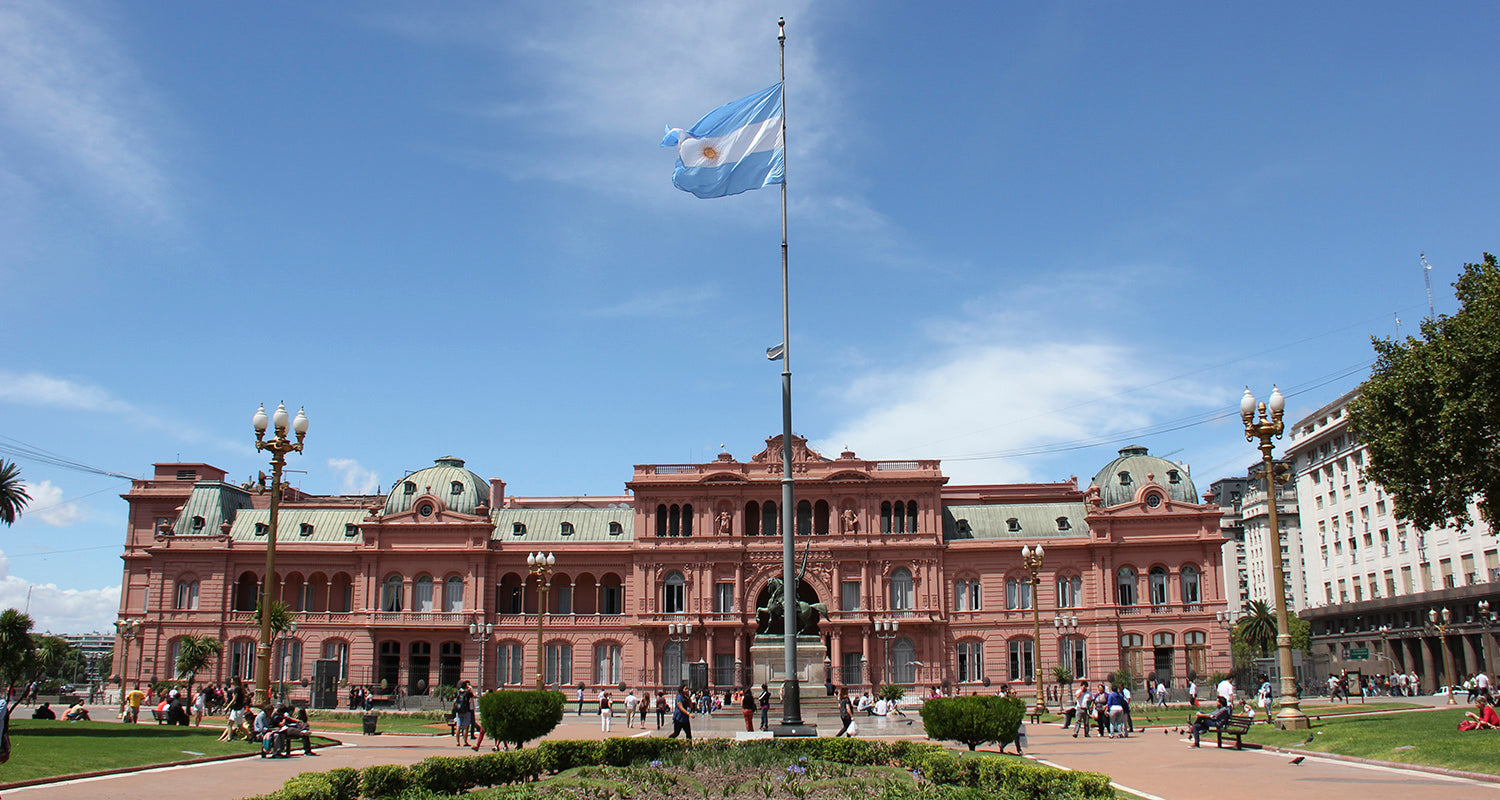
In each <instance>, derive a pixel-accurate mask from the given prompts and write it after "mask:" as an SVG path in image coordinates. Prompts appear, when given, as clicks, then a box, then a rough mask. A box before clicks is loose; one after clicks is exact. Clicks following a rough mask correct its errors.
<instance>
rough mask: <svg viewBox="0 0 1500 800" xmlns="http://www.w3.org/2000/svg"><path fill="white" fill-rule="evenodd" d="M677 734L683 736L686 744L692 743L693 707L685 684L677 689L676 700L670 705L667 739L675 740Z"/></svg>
mask: <svg viewBox="0 0 1500 800" xmlns="http://www.w3.org/2000/svg"><path fill="white" fill-rule="evenodd" d="M679 733H681V734H684V735H685V736H686V738H687V740H688V742H692V741H693V706H692V701H691V700H689V699H688V691H687V684H685V683H684V684H682V685H681V686H679V687H678V688H677V699H676V700H675V701H674V702H673V703H672V733H671V734H669V735H668V736H667V738H668V739H676V738H677V734H679Z"/></svg>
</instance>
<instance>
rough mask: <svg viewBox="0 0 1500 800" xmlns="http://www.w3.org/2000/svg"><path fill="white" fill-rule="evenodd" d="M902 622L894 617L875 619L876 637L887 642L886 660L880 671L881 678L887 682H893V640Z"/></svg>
mask: <svg viewBox="0 0 1500 800" xmlns="http://www.w3.org/2000/svg"><path fill="white" fill-rule="evenodd" d="M900 624H901V623H900V621H898V620H894V619H877V620H875V638H876V639H879V640H880V641H882V642H885V662H884V666H883V667H882V668H881V671H880V679H881V680H882V681H885V682H886V683H891V640H892V639H894V638H896V628H897V627H898V626H899V625H900ZM872 682H873V681H872Z"/></svg>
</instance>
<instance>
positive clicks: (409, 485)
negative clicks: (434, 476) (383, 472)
mask: <svg viewBox="0 0 1500 800" xmlns="http://www.w3.org/2000/svg"><path fill="white" fill-rule="evenodd" d="M401 491H403V492H405V493H406V494H416V493H417V485H416V484H415V483H413V482H411V481H407V482H406V483H405V484H404V485H402V487H401Z"/></svg>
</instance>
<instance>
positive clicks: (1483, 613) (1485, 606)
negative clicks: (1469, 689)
mask: <svg viewBox="0 0 1500 800" xmlns="http://www.w3.org/2000/svg"><path fill="white" fill-rule="evenodd" d="M1479 624H1480V625H1483V626H1484V666H1482V667H1480V668H1479V671H1480V672H1484V673H1489V672H1490V670H1492V669H1494V667H1493V664H1494V662H1493V661H1491V660H1490V647H1491V642H1490V628H1491V627H1493V626H1494V624H1495V615H1494V614H1493V613H1492V612H1491V611H1490V601H1488V600H1480V601H1479ZM1494 677H1495V676H1494V675H1490V679H1491V680H1493V679H1494Z"/></svg>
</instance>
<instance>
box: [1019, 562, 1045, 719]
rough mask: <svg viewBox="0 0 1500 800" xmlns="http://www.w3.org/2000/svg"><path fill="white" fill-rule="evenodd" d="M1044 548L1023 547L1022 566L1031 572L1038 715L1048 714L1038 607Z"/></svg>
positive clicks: (1032, 660) (1033, 667) (1034, 673)
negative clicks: (1043, 686) (1043, 688)
mask: <svg viewBox="0 0 1500 800" xmlns="http://www.w3.org/2000/svg"><path fill="white" fill-rule="evenodd" d="M1043 555H1045V553H1043V552H1042V546H1041V545H1037V546H1036V547H1029V546H1027V545H1021V565H1022V566H1024V567H1026V569H1027V570H1028V571H1030V572H1031V627H1032V637H1031V641H1032V649H1033V650H1034V652H1033V653H1032V654H1031V674H1032V675H1033V676H1034V678H1035V680H1036V713H1038V714H1045V713H1047V697H1046V694H1045V693H1044V692H1043V691H1042V684H1043V682H1044V681H1043V679H1042V616H1041V613H1042V612H1041V610H1040V609H1038V608H1037V606H1039V605H1041V599H1042V593H1041V590H1040V589H1039V588H1038V582H1039V581H1041V577H1040V574H1041V571H1042V556H1043Z"/></svg>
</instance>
